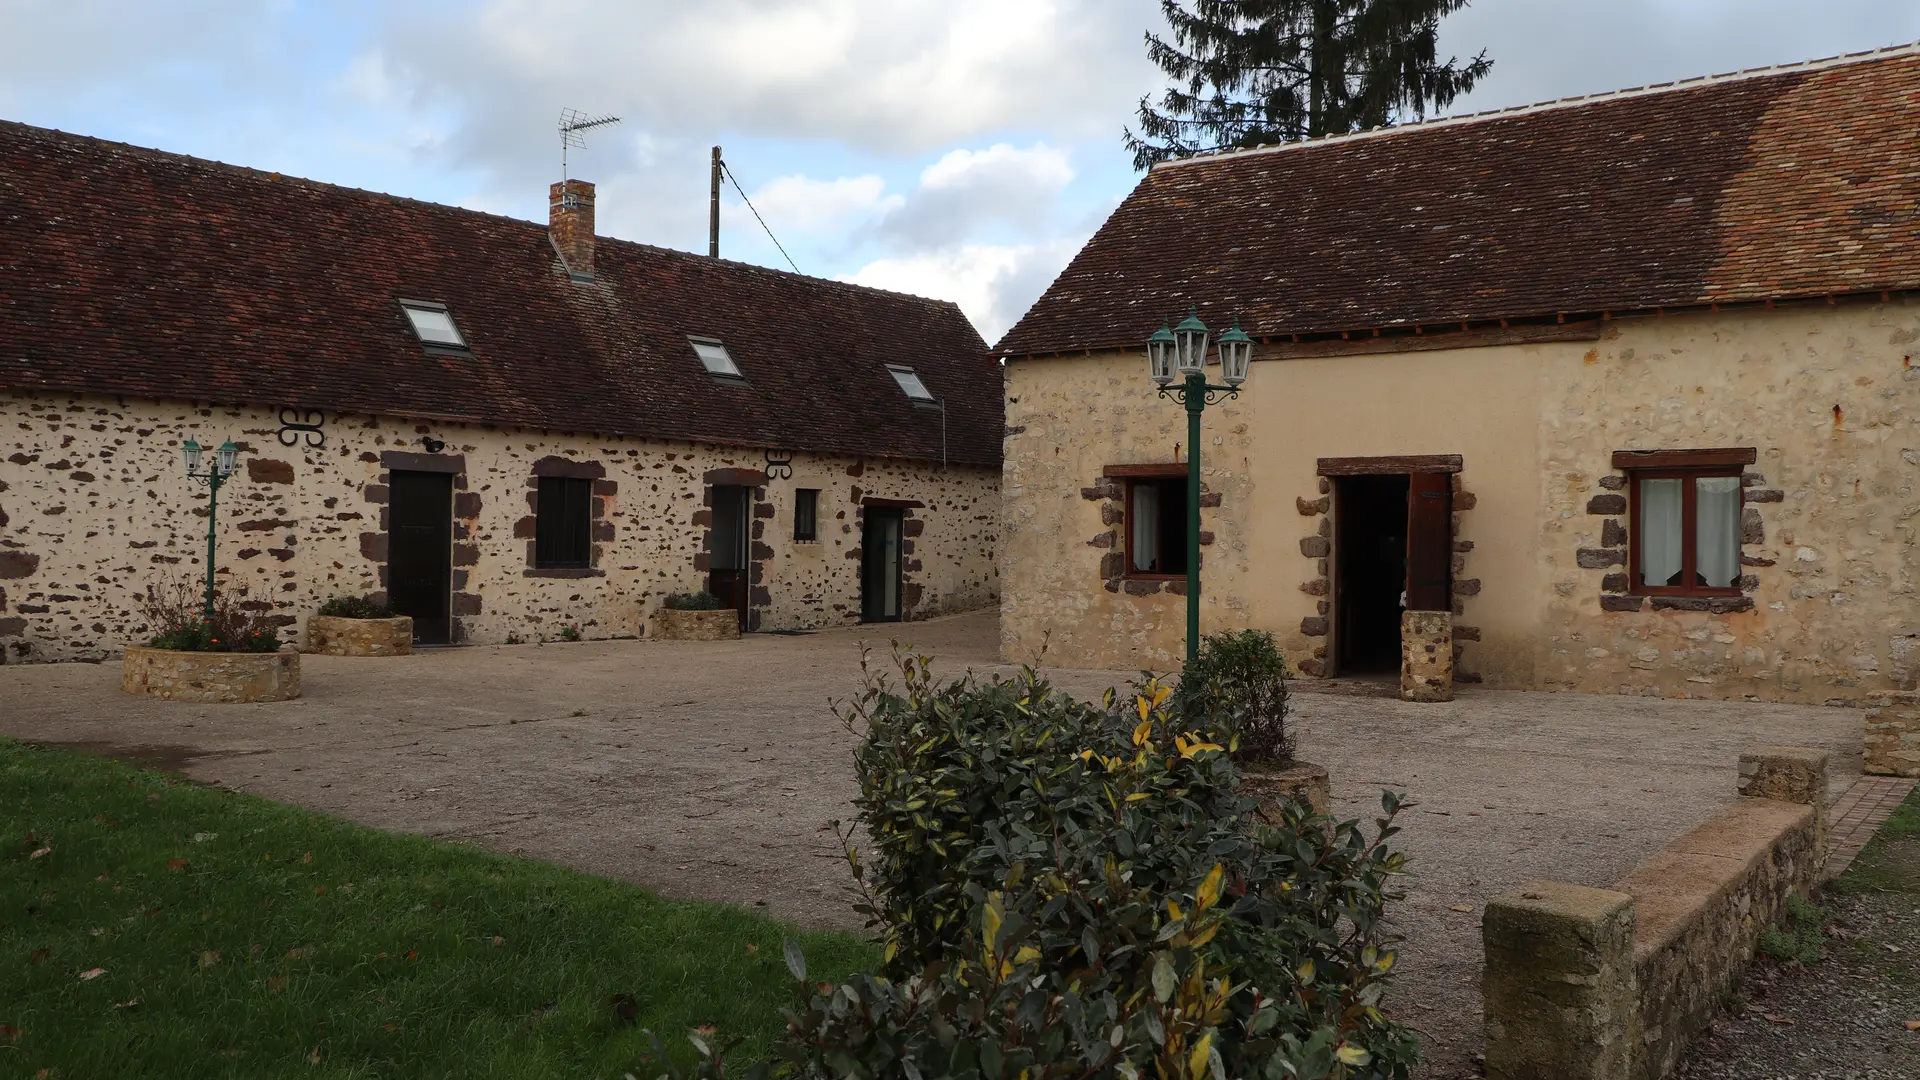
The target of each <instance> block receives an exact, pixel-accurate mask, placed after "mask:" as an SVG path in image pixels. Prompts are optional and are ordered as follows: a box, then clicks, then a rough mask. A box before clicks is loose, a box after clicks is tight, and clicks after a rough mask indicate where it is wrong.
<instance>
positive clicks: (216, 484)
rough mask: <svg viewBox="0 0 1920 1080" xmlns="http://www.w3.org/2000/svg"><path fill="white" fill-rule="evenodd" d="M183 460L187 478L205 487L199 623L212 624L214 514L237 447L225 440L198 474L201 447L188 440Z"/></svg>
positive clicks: (232, 467) (218, 506) (237, 453)
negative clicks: (203, 599) (202, 596)
mask: <svg viewBox="0 0 1920 1080" xmlns="http://www.w3.org/2000/svg"><path fill="white" fill-rule="evenodd" d="M180 453H181V456H182V457H185V458H186V459H187V478H188V479H190V480H198V481H199V482H200V483H202V484H205V485H206V486H207V605H206V609H205V610H204V611H203V612H202V613H201V616H200V617H201V620H202V621H204V622H207V623H211V622H213V537H214V531H213V527H214V515H215V512H216V511H218V510H219V508H220V485H222V484H224V483H226V482H227V478H228V477H230V476H232V475H233V472H234V459H235V458H237V457H239V456H240V448H239V447H237V446H235V445H233V440H232V439H228V440H227V441H226V442H225V443H222V444H221V446H220V449H218V450H216V451H214V456H213V460H212V461H211V462H209V463H208V464H207V469H206V471H205V472H202V471H200V453H201V450H200V444H199V443H197V442H195V441H194V440H192V439H188V440H187V441H186V442H185V443H184V444H182V445H181V447H180Z"/></svg>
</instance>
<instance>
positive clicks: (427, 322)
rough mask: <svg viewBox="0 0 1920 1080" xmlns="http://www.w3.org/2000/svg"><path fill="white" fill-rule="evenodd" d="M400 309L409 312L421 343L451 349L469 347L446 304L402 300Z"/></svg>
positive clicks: (408, 315)
mask: <svg viewBox="0 0 1920 1080" xmlns="http://www.w3.org/2000/svg"><path fill="white" fill-rule="evenodd" d="M400 309H401V310H402V311H405V312H406V313H407V321H408V322H410V323H412V324H413V332H414V334H415V336H417V337H419V339H420V342H421V344H423V345H442V346H445V347H447V348H450V349H464V348H466V347H467V342H466V339H465V338H463V337H461V336H460V328H459V327H457V326H455V325H453V316H452V315H450V314H448V312H447V306H446V305H445V304H434V303H429V302H427V301H424V300H402V301H400Z"/></svg>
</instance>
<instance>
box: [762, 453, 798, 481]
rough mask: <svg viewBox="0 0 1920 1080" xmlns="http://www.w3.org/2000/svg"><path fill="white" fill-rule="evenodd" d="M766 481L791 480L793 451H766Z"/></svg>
mask: <svg viewBox="0 0 1920 1080" xmlns="http://www.w3.org/2000/svg"><path fill="white" fill-rule="evenodd" d="M767 479H769V480H791V479H793V451H791V450H769V451H767Z"/></svg>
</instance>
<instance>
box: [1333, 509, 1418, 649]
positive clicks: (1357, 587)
mask: <svg viewBox="0 0 1920 1080" xmlns="http://www.w3.org/2000/svg"><path fill="white" fill-rule="evenodd" d="M1408 487H1409V480H1408V477H1407V476H1406V475H1405V474H1400V475H1388V476H1343V477H1340V478H1339V480H1338V481H1337V482H1336V484H1335V488H1334V491H1335V498H1336V499H1337V500H1338V503H1337V507H1336V509H1335V512H1334V522H1335V524H1336V527H1337V528H1338V529H1339V535H1338V538H1337V539H1336V541H1335V553H1336V559H1335V562H1336V564H1337V571H1338V574H1339V578H1338V580H1337V581H1336V583H1335V586H1334V596H1335V597H1336V598H1337V600H1338V603H1339V610H1338V611H1337V613H1336V617H1335V619H1334V626H1335V628H1336V630H1337V632H1338V635H1339V636H1338V640H1337V642H1336V647H1337V648H1338V650H1339V653H1338V657H1339V671H1340V674H1342V675H1370V674H1381V673H1384V672H1395V671H1399V670H1400V612H1401V611H1402V610H1404V608H1405V604H1406V600H1405V589H1406V581H1407V493H1408Z"/></svg>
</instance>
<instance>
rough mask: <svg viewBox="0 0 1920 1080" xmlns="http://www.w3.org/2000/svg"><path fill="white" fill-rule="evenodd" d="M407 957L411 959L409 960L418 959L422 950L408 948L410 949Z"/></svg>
mask: <svg viewBox="0 0 1920 1080" xmlns="http://www.w3.org/2000/svg"><path fill="white" fill-rule="evenodd" d="M407 959H409V960H418V959H420V950H418V949H408V950H407Z"/></svg>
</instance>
